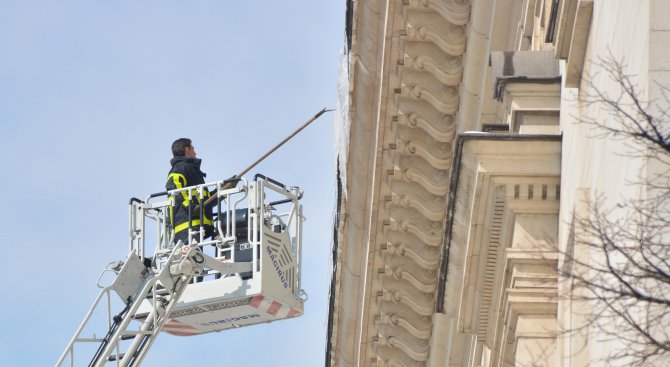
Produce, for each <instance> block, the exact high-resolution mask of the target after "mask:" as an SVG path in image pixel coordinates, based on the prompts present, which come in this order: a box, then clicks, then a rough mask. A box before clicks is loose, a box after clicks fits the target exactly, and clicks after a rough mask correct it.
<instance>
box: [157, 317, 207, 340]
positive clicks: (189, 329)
mask: <svg viewBox="0 0 670 367" xmlns="http://www.w3.org/2000/svg"><path fill="white" fill-rule="evenodd" d="M163 330H164V331H166V332H168V333H170V334H172V335H179V336H191V335H197V334H200V331H198V329H196V328H194V327H193V326H191V325H187V324H184V323H183V322H181V321H179V320H175V319H170V320H169V321H168V322H166V323H165V325H163Z"/></svg>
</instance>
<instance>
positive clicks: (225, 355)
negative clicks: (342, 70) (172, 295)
mask: <svg viewBox="0 0 670 367" xmlns="http://www.w3.org/2000/svg"><path fill="white" fill-rule="evenodd" d="M344 7H345V1H344V0H320V1H313V0H296V1H276V0H257V1H236V2H232V1H221V0H219V1H204V0H191V1H171V0H162V1H125V0H118V1H90V0H81V1H74V0H61V1H53V0H44V1H38V0H16V1H15V0H0V136H1V137H2V139H1V140H2V144H0V153H1V154H2V156H3V157H4V159H5V164H4V169H3V170H2V172H1V173H0V179H1V180H2V182H3V183H4V186H3V189H4V195H2V197H3V200H2V203H3V206H2V209H1V210H0V222H1V223H3V224H4V225H3V228H4V229H5V230H4V235H3V237H4V241H3V242H4V243H3V245H2V249H3V252H4V255H5V259H4V260H5V261H4V262H3V266H1V267H0V269H1V270H0V272H1V274H2V277H3V281H2V282H0V292H1V294H2V299H3V301H2V306H0V307H1V309H0V310H1V312H0V325H2V327H0V365H2V366H49V365H54V364H55V362H56V361H57V359H58V358H59V356H60V354H61V353H62V352H63V350H64V348H65V347H66V345H67V343H68V341H69V340H70V338H71V337H72V335H73V333H74V332H75V330H76V328H77V326H78V325H79V323H80V322H81V320H82V318H83V317H84V315H85V313H86V312H87V310H88V309H89V307H90V306H91V303H92V301H93V300H94V298H95V296H96V295H97V293H98V288H97V287H96V280H97V279H98V276H99V274H100V272H101V271H102V270H103V268H104V267H105V265H106V264H107V263H108V262H110V261H114V260H121V259H123V258H125V257H126V255H127V252H128V206H127V204H128V199H129V198H131V197H140V198H144V197H146V196H147V195H149V194H151V193H154V192H159V191H163V189H164V184H165V178H166V176H167V172H168V170H169V168H170V165H169V160H170V158H171V153H170V145H171V143H172V141H173V140H175V139H176V138H180V137H189V138H191V139H192V140H193V144H194V146H195V148H196V151H197V153H198V157H199V158H202V159H203V164H202V169H203V171H205V172H206V173H207V179H208V181H214V180H219V179H225V178H228V177H230V176H232V175H234V174H236V173H239V172H241V171H242V170H243V169H245V168H246V167H247V166H248V165H250V164H251V163H252V162H254V161H255V160H256V159H257V158H258V157H260V156H261V155H262V154H263V153H265V152H266V151H267V150H269V149H270V148H271V147H272V146H274V145H275V144H276V143H278V142H279V141H281V140H282V139H283V138H284V137H285V136H287V135H288V134H290V133H291V132H292V131H293V130H294V129H296V128H297V127H299V126H300V125H301V124H302V123H303V122H304V121H306V120H307V119H309V118H310V117H311V116H313V115H314V114H315V113H316V112H318V111H319V110H321V109H322V108H324V107H328V108H334V107H336V106H335V105H336V101H337V80H338V73H339V70H338V62H339V57H340V53H341V50H342V47H343V44H344ZM333 131H334V116H333V114H332V113H330V114H327V115H324V116H323V117H321V119H319V120H317V121H316V122H315V123H314V124H312V125H311V126H310V127H308V128H307V129H306V130H304V131H303V132H302V133H301V134H299V135H298V136H296V137H295V138H294V139H293V140H291V141H290V142H289V143H288V144H287V145H285V146H284V147H283V148H281V149H280V150H279V151H277V152H276V153H275V154H273V155H272V156H270V157H269V158H268V159H267V160H265V161H264V162H263V163H261V164H260V165H259V166H257V167H256V169H254V170H253V171H252V172H253V173H263V174H265V175H267V176H269V177H272V178H275V179H277V180H279V181H282V182H284V183H286V184H287V185H291V186H293V185H295V186H300V187H301V188H302V189H303V190H304V191H305V196H304V199H303V200H302V204H303V206H304V212H305V216H306V218H307V221H306V222H305V225H304V238H303V246H304V250H303V256H304V261H303V279H302V282H303V283H302V284H303V288H304V289H305V290H306V291H307V293H308V294H309V300H308V301H307V303H306V304H305V315H304V316H302V317H299V318H295V319H291V320H286V321H280V322H275V323H271V324H263V325H257V326H251V327H246V328H240V329H236V330H230V331H225V332H221V333H212V334H207V335H201V336H196V337H177V336H172V335H168V334H161V335H160V336H159V337H158V339H157V340H156V343H155V344H154V346H153V348H152V349H151V352H150V353H149V356H148V357H147V358H146V360H145V362H144V364H143V365H145V366H157V365H161V366H168V367H169V366H189V365H201V366H259V365H274V366H310V367H311V366H320V365H323V363H324V356H325V341H326V326H327V313H328V287H329V284H330V269H331V265H330V257H331V253H330V251H331V246H332V240H331V238H332V223H333V213H334V209H335V198H336V192H335V177H334V176H335V152H334V150H335V149H334V144H335V143H334V138H333Z"/></svg>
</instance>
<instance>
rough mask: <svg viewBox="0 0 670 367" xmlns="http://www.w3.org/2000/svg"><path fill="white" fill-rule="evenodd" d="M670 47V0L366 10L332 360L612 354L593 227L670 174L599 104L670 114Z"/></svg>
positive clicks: (352, 99)
mask: <svg viewBox="0 0 670 367" xmlns="http://www.w3.org/2000/svg"><path fill="white" fill-rule="evenodd" d="M668 50H670V1H666V0H639V1H637V0H620V1H619V0H617V1H611V0H394V1H390V0H386V1H384V0H359V1H354V0H350V1H349V2H348V14H347V52H346V62H345V64H344V67H345V69H346V75H347V83H346V85H345V86H344V87H345V88H343V89H344V93H343V95H342V102H343V103H342V106H341V107H342V115H343V116H342V117H343V119H342V128H341V136H340V139H341V150H340V157H339V165H338V179H339V186H338V187H339V198H338V215H337V220H336V223H335V234H334V240H335V245H334V252H333V255H334V256H333V261H334V264H333V265H334V267H333V268H334V270H333V279H332V285H331V300H330V301H331V302H330V312H329V323H328V336H327V338H328V341H327V355H326V365H327V366H379V367H380V366H463V367H465V366H487V367H488V366H587V365H588V366H590V365H599V364H602V365H606V364H608V363H610V362H612V360H611V358H610V357H611V356H612V354H613V353H617V350H619V349H621V348H625V347H626V345H625V344H623V343H621V342H619V341H617V340H616V338H615V339H614V340H613V338H611V337H607V336H608V335H606V333H604V332H603V331H602V330H601V329H599V328H597V327H592V325H591V326H589V323H590V322H591V321H592V320H593V319H592V316H593V313H594V312H595V311H594V310H596V306H594V305H593V304H592V301H590V300H588V299H587V298H586V297H583V296H584V294H582V293H581V292H584V290H582V289H579V288H576V287H574V282H573V280H572V279H570V277H569V276H566V274H569V273H570V269H571V267H572V266H573V263H574V262H575V261H577V262H581V261H586V262H588V261H589V259H590V256H591V255H592V254H591V253H589V252H588V251H587V250H583V249H582V250H580V247H579V246H578V245H576V244H575V243H576V242H575V236H576V235H578V233H576V232H579V228H578V227H579V226H575V218H576V216H579V215H585V216H588V215H589V213H590V212H591V210H592V208H593V206H594V203H596V202H597V203H599V205H603V206H604V207H608V206H612V205H616V203H617V202H619V201H621V200H622V199H631V200H632V199H636V198H639V197H640V196H644V195H646V194H647V193H646V192H645V188H644V187H642V186H640V185H636V184H634V183H632V182H633V181H636V180H637V179H639V178H649V177H652V175H655V176H654V177H656V178H658V177H659V175H658V173H659V172H661V171H662V167H659V166H658V163H654V162H651V161H650V159H649V158H648V157H645V156H643V155H631V154H630V152H629V148H630V142H628V141H626V140H625V139H612V138H610V137H609V136H606V134H600V132H601V130H602V129H603V126H604V127H607V126H608V124H610V123H612V124H613V123H614V122H613V121H615V120H616V119H613V118H612V114H611V111H608V110H607V109H605V108H603V107H602V106H601V105H600V104H598V103H593V98H594V96H595V97H597V96H598V92H600V91H606V92H611V93H613V95H617V93H620V91H621V83H620V82H618V81H617V80H615V79H613V78H612V77H611V76H612V70H611V67H612V66H616V65H620V66H621V67H622V68H623V69H624V71H625V73H626V75H631V80H633V82H634V85H635V86H636V88H637V89H636V91H637V92H638V93H639V98H640V99H641V100H643V101H654V102H656V104H655V105H654V106H657V107H655V108H660V109H661V110H664V108H665V106H667V100H664V87H670V53H669V51H668ZM658 106H660V107H658ZM650 108H651V107H650ZM592 122H596V124H594V123H592ZM599 124H602V126H601V125H599ZM566 269H567V270H566ZM668 326H669V327H670V325H668ZM576 331H579V332H576ZM610 336H611V335H610ZM620 361H623V363H624V364H625V363H629V362H630V361H631V360H626V359H622V360H620ZM649 363H656V364H657V365H663V362H662V360H661V362H658V361H656V362H649Z"/></svg>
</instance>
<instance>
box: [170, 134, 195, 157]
mask: <svg viewBox="0 0 670 367" xmlns="http://www.w3.org/2000/svg"><path fill="white" fill-rule="evenodd" d="M190 146H191V139H188V138H179V139H177V140H175V141H174V143H172V155H173V156H175V157H178V156H183V155H185V154H186V153H185V150H186V148H188V147H190Z"/></svg>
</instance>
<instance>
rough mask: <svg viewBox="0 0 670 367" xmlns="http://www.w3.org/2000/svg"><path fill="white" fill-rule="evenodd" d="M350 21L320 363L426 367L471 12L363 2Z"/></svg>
mask: <svg viewBox="0 0 670 367" xmlns="http://www.w3.org/2000/svg"><path fill="white" fill-rule="evenodd" d="M386 6H388V8H387V7H386ZM353 14H354V15H353V32H352V36H353V37H352V48H351V50H350V64H349V70H350V77H349V80H350V94H349V106H350V110H349V113H350V120H351V126H350V127H349V145H348V157H347V159H346V160H347V162H348V163H347V166H346V167H343V169H346V175H345V177H346V178H347V182H346V183H344V184H345V185H346V190H345V191H346V195H345V197H344V198H343V200H342V202H341V209H340V216H339V218H340V219H339V223H338V224H337V226H338V232H337V233H338V236H339V238H338V249H337V258H336V262H337V266H336V271H335V274H334V277H335V281H334V289H333V290H332V292H334V297H335V302H334V305H333V309H331V313H332V316H333V326H332V330H331V333H330V335H329V336H328V337H329V343H330V344H329V346H330V348H329V349H330V351H331V354H330V355H329V356H327V358H329V363H327V364H329V365H333V366H425V365H426V362H427V360H428V358H429V355H430V338H431V330H432V321H431V320H432V315H433V314H434V313H435V304H436V300H435V295H436V289H437V284H438V276H437V275H438V269H439V266H440V254H441V253H442V248H443V245H444V231H445V220H446V200H445V198H446V195H447V192H448V189H449V183H448V182H449V174H450V171H451V166H452V161H453V143H454V138H455V132H456V131H457V128H456V126H455V123H454V116H455V114H456V113H457V111H458V108H459V104H460V92H459V88H460V83H461V81H462V79H463V65H462V57H461V56H462V55H463V53H464V52H465V49H466V32H465V29H466V25H467V22H468V20H469V18H470V4H469V1H468V0H447V1H438V0H419V1H414V0H409V1H403V2H382V1H360V2H355V3H354V11H353Z"/></svg>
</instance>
